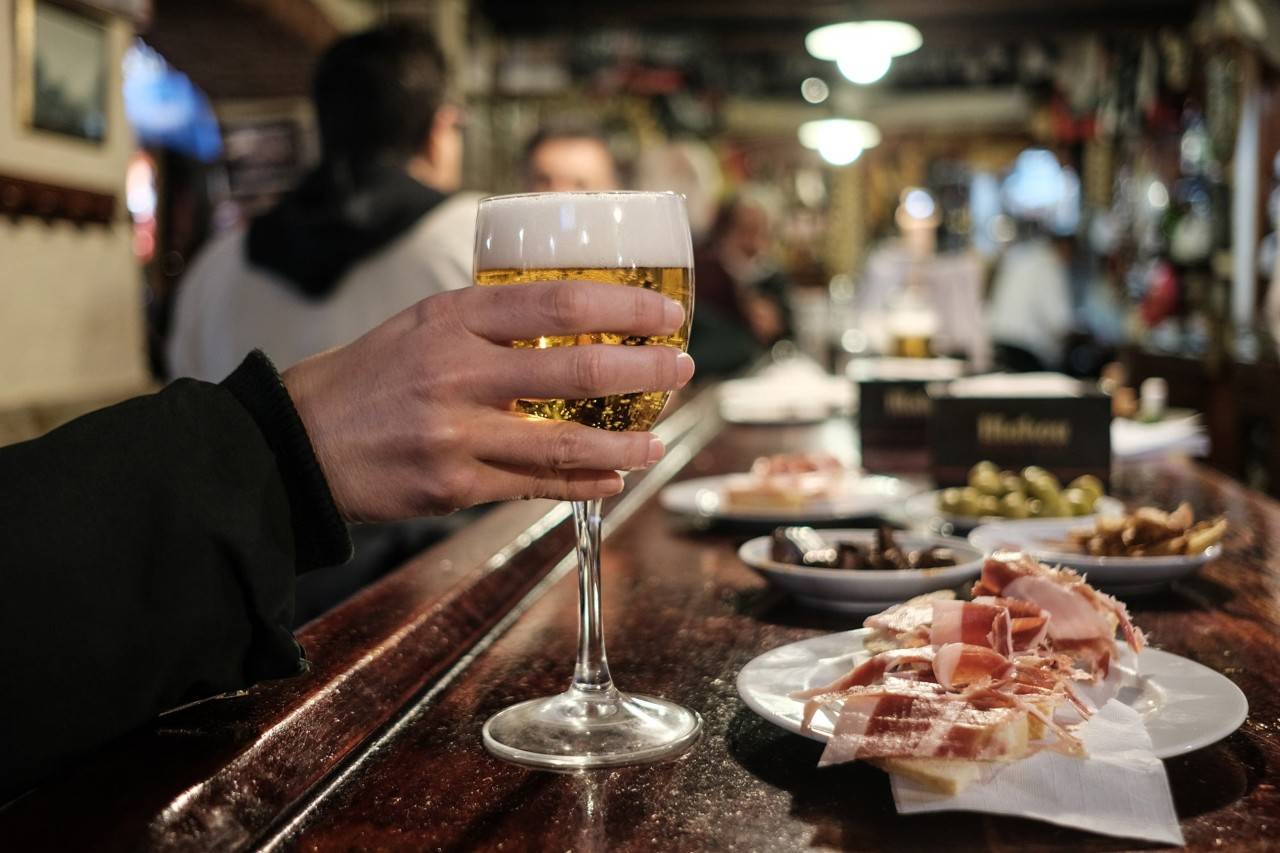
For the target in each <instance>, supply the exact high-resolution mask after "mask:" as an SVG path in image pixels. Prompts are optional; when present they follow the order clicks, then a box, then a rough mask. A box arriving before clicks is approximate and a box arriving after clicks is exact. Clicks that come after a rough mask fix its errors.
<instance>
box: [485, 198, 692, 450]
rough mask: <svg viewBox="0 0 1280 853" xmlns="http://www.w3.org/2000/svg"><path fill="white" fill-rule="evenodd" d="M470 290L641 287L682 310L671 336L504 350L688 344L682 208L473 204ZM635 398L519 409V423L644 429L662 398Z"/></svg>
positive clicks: (662, 394)
mask: <svg viewBox="0 0 1280 853" xmlns="http://www.w3.org/2000/svg"><path fill="white" fill-rule="evenodd" d="M474 276H475V282H476V284H477V285H480V286H482V287H494V286H499V285H518V284H529V283H532V282H539V281H557V282H561V286H562V287H574V286H575V284H574V283H575V282H583V281H594V282H602V283H604V284H617V285H621V286H623V287H643V288H647V289H648V290H654V291H657V292H658V293H661V294H662V295H663V296H665V297H667V298H668V299H672V300H674V301H676V302H678V303H680V305H682V306H683V307H684V310H685V321H684V325H683V326H682V327H681V328H680V329H679V330H677V331H676V332H675V333H674V334H671V335H660V336H649V337H647V336H637V335H632V336H626V335H619V334H614V333H611V332H607V331H603V332H597V333H594V334H581V335H555V336H547V337H541V338H535V339H533V340H525V341H512V342H511V345H512V346H514V347H519V348H536V349H548V348H550V347H568V346H578V345H580V344H613V345H618V346H646V345H658V346H671V347H679V348H680V349H682V350H684V349H687V348H688V344H689V323H690V318H692V316H693V251H692V247H691V245H690V239H689V225H688V219H687V215H686V213H685V209H684V202H683V200H682V199H680V197H679V196H675V195H673V194H670V193H533V194H529V195H523V196H505V197H499V198H494V199H487V200H485V201H483V202H481V204H480V217H479V224H478V228H477V232H476V257H475V273H474ZM670 396H671V395H670V392H667V391H641V392H636V393H631V394H614V395H612V396H609V397H595V398H590V399H583V400H564V399H560V400H541V399H521V400H517V401H516V409H517V410H518V411H521V412H524V413H525V414H528V415H534V416H536V417H540V418H550V419H553V420H560V421H576V422H578V423H580V424H585V425H586V426H591V427H598V428H600V429H608V430H616V431H623V430H634V431H644V430H649V429H652V428H653V425H654V424H655V423H656V422H657V420H658V416H659V415H661V414H662V409H663V407H664V406H666V404H667V398H668V397H670Z"/></svg>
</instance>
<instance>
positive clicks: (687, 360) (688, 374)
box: [676, 352, 693, 388]
mask: <svg viewBox="0 0 1280 853" xmlns="http://www.w3.org/2000/svg"><path fill="white" fill-rule="evenodd" d="M692 378H693V356H691V355H689V353H687V352H682V353H680V354H679V355H678V356H676V379H677V380H678V382H679V385H677V386H676V387H678V388H683V387H684V386H685V385H687V384H689V380H690V379H692Z"/></svg>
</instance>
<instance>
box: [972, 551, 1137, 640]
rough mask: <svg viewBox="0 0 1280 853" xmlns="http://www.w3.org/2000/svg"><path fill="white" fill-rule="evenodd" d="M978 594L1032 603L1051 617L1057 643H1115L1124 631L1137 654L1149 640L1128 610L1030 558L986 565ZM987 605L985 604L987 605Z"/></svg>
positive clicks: (996, 558) (1013, 556) (1010, 557)
mask: <svg viewBox="0 0 1280 853" xmlns="http://www.w3.org/2000/svg"><path fill="white" fill-rule="evenodd" d="M973 594H974V596H975V597H981V596H1001V597H1004V598H1016V599H1022V600H1023V601H1028V602H1030V603H1032V604H1033V605H1036V606H1038V607H1040V608H1041V609H1043V610H1046V611H1048V612H1049V614H1050V617H1051V618H1050V620H1049V624H1048V626H1047V631H1048V636H1049V638H1050V639H1052V640H1054V641H1055V645H1056V644H1057V641H1059V640H1061V641H1067V642H1074V643H1089V644H1091V641H1093V640H1097V639H1105V640H1107V641H1108V642H1109V641H1111V640H1113V639H1114V638H1115V632H1116V628H1117V627H1118V628H1119V629H1120V631H1121V632H1122V634H1123V635H1124V638H1125V641H1126V642H1127V643H1128V644H1129V647H1130V648H1132V649H1133V650H1134V651H1135V652H1139V651H1142V649H1143V647H1144V645H1145V639H1144V638H1143V636H1142V632H1141V631H1139V630H1138V629H1137V628H1136V627H1134V625H1133V623H1132V622H1131V621H1130V620H1129V612H1128V610H1127V609H1126V608H1125V606H1124V604H1122V603H1121V602H1119V601H1117V600H1116V599H1114V598H1112V597H1111V596H1109V595H1106V594H1105V593H1101V592H1098V591H1097V590H1096V589H1094V588H1093V587H1091V586H1089V585H1088V584H1087V583H1085V582H1084V579H1083V578H1081V577H1080V575H1078V574H1076V573H1075V572H1072V571H1069V570H1064V569H1052V568H1049V567H1048V566H1045V565H1043V564H1041V563H1039V562H1037V561H1035V560H1033V559H1031V558H1030V557H1028V556H1026V555H1025V554H1021V553H1017V552H997V553H995V554H993V555H992V556H990V557H988V558H987V560H986V562H985V563H983V565H982V577H981V579H980V580H979V581H978V583H977V584H975V585H974V588H973ZM984 600H985V599H984Z"/></svg>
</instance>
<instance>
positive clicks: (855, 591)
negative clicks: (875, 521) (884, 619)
mask: <svg viewBox="0 0 1280 853" xmlns="http://www.w3.org/2000/svg"><path fill="white" fill-rule="evenodd" d="M819 533H820V534H821V536H822V538H823V539H825V540H827V541H828V542H830V543H832V544H835V543H837V542H856V543H858V544H860V545H870V544H871V543H873V542H874V541H875V536H876V532H875V531H874V530H821V531H819ZM894 538H895V539H897V541H898V544H899V545H900V546H901V547H902V548H904V549H908V550H910V549H915V548H927V547H929V546H931V545H938V546H945V547H947V548H951V549H952V550H953V551H955V554H956V559H957V560H958V561H959V562H958V563H957V564H956V565H954V566H945V567H942V568H936V569H902V570H898V571H848V570H844V569H821V568H813V567H809V566H796V565H791V564H789V563H778V562H775V561H774V560H772V559H770V557H769V552H770V546H771V544H772V543H771V539H770V537H768V536H758V537H756V538H755V539H752V540H751V541H749V542H747V543H746V544H744V545H743V546H742V547H741V548H739V549H738V556H739V557H740V558H741V559H742V562H744V563H746V564H747V565H748V566H750V567H751V568H753V569H755V570H756V571H757V572H759V573H760V574H762V575H764V577H765V578H767V579H768V580H769V582H770V583H772V584H774V585H775V586H777V587H778V588H779V589H782V590H785V591H787V592H788V593H790V594H791V595H793V596H795V598H796V599H798V600H799V601H801V602H802V603H804V604H806V605H808V606H810V607H816V608H819V609H821V610H835V611H838V612H843V613H878V612H879V611H881V610H884V609H885V608H886V607H888V606H889V605H891V604H897V603H898V602H899V601H902V600H904V599H907V598H911V597H912V596H916V595H921V594H923V593H926V592H932V591H933V590H935V589H949V588H951V587H953V586H957V585H958V584H961V583H964V582H965V581H969V580H973V579H974V578H976V577H977V576H978V574H979V573H980V572H981V570H982V553H981V552H980V551H978V549H976V548H974V547H972V546H971V545H969V544H968V543H967V542H965V541H964V540H963V539H957V538H954V537H950V536H926V535H920V534H913V533H906V532H901V531H899V532H897V533H895V534H894Z"/></svg>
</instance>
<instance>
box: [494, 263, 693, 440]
mask: <svg viewBox="0 0 1280 853" xmlns="http://www.w3.org/2000/svg"><path fill="white" fill-rule="evenodd" d="M535 281H562V282H564V283H565V284H564V286H565V287H572V286H573V282H575V281H599V282H604V283H605V284H620V285H622V286H624V287H643V288H646V289H648V290H656V291H657V292H659V293H661V294H662V295H663V296H665V297H667V298H668V299H672V300H674V301H676V302H679V303H680V304H681V305H683V306H684V309H685V321H684V325H683V326H681V327H680V328H679V329H678V330H677V331H676V332H675V333H674V334H670V335H653V336H641V335H630V336H627V335H618V334H614V333H612V332H600V333H597V334H593V335H576V336H575V335H553V336H548V337H542V338H535V339H533V340H528V341H512V346H515V347H520V348H536V349H547V348H549V347H571V346H577V345H578V344H619V345H621V346H627V347H635V346H645V345H649V344H656V345H658V346H667V347H679V348H680V349H682V350H683V349H687V348H688V345H689V320H690V315H691V314H692V312H691V311H690V310H689V308H690V305H691V303H692V296H693V287H692V284H693V276H692V273H691V271H690V270H689V269H688V268H686V267H641V268H638V269H570V268H565V269H539V270H524V271H520V270H511V269H506V270H483V271H480V272H477V273H476V284H479V285H483V286H492V285H503V284H527V283H529V282H535ZM669 396H670V392H669V391H642V392H637V393H634V394H615V395H613V396H610V397H595V398H592V399H586V400H517V401H516V408H517V409H518V410H520V411H522V412H524V413H526V414H530V415H537V416H538V417H542V418H551V419H554V420H558V421H577V422H578V423H580V424H586V425H587V426H593V427H599V428H600V429H610V430H637V431H644V430H648V429H652V428H653V425H654V423H656V422H657V420H658V415H660V414H662V409H663V407H664V406H666V404H667V398H668V397H669Z"/></svg>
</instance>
